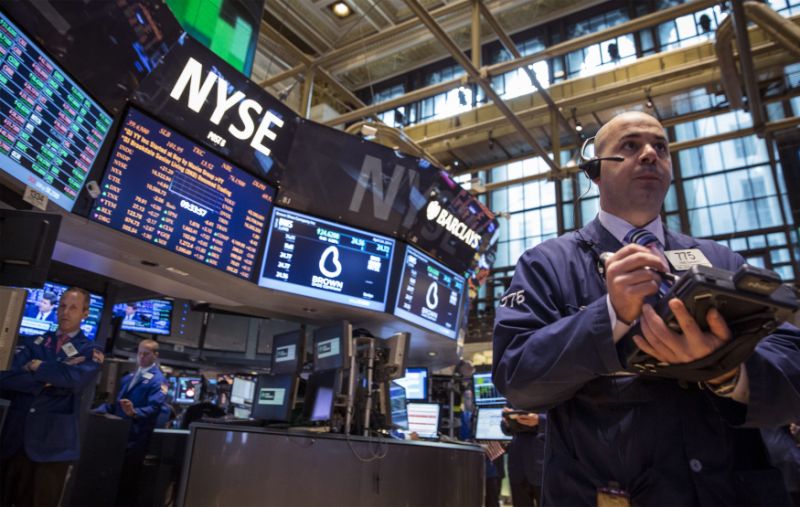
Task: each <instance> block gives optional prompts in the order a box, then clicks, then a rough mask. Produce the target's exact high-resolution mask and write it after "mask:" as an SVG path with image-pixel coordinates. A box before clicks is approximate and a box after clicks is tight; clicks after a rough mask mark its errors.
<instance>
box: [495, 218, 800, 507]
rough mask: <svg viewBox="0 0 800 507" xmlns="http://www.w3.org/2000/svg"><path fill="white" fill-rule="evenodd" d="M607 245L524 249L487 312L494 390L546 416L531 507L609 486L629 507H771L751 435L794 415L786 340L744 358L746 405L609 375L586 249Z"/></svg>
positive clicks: (722, 262) (737, 261)
mask: <svg viewBox="0 0 800 507" xmlns="http://www.w3.org/2000/svg"><path fill="white" fill-rule="evenodd" d="M666 243H667V244H666V250H674V249H688V248H699V249H700V250H701V251H702V252H703V253H704V254H705V256H706V257H707V258H708V259H709V261H710V262H711V263H712V265H714V266H715V267H719V268H723V269H728V270H734V269H736V268H737V267H738V266H739V265H741V264H742V263H743V262H744V260H743V259H742V257H741V256H740V255H738V254H735V253H733V252H731V251H730V250H728V249H727V248H725V247H723V246H721V245H719V244H716V243H713V242H711V241H706V240H698V239H694V238H691V237H689V236H685V235H682V234H675V233H671V232H667V235H666ZM621 246H622V245H621V244H620V243H619V242H618V241H617V240H616V239H615V238H614V237H613V236H612V235H611V234H610V233H609V232H608V231H606V230H605V229H604V228H603V227H602V226H601V225H600V223H599V222H598V221H597V220H594V221H593V222H591V223H590V224H588V225H587V226H586V227H584V228H583V229H581V230H580V231H576V232H572V233H569V234H566V235H564V236H562V237H560V238H556V239H553V240H549V241H546V242H544V243H542V244H540V245H538V246H537V247H535V248H532V249H530V250H528V251H527V252H525V253H524V254H523V255H522V257H521V258H520V260H519V262H518V263H517V268H516V272H515V274H514V277H513V279H512V281H511V285H510V286H509V288H508V291H507V292H506V297H504V298H503V299H502V300H501V306H500V307H499V308H498V309H497V314H496V320H495V333H494V365H493V380H494V383H495V385H496V386H497V388H498V389H499V390H500V391H501V392H502V393H503V394H504V395H505V396H506V397H507V398H508V400H509V402H510V404H511V405H512V406H514V407H516V408H520V409H524V410H531V411H537V412H539V411H542V410H547V411H548V430H547V445H546V451H545V471H544V482H543V498H544V505H571V506H572V505H595V504H596V493H597V489H598V488H600V487H608V486H609V484H610V483H611V482H615V483H618V484H619V485H620V486H621V487H622V488H623V489H624V490H626V491H628V492H629V493H630V495H631V499H632V501H633V504H634V505H648V506H649V505H684V506H691V505H757V504H763V503H764V502H767V503H769V502H772V500H770V494H772V493H771V492H772V491H778V492H780V490H781V484H780V479H779V478H776V476H775V474H774V473H773V472H774V470H769V469H768V465H767V464H766V462H765V459H764V453H763V442H762V441H761V438H760V436H759V434H758V430H756V429H753V428H754V427H759V426H764V427H766V426H777V425H779V424H783V423H786V422H788V421H789V420H790V419H793V418H794V419H797V418H798V415H800V332H799V331H798V329H797V328H795V327H793V326H790V325H783V326H781V327H780V328H779V329H778V331H777V332H776V333H775V334H773V335H770V336H769V337H767V338H765V339H764V340H762V341H761V342H760V343H759V345H758V346H757V348H756V351H755V353H754V354H753V355H752V356H751V357H750V358H749V359H748V360H747V361H746V363H745V364H746V369H747V376H748V378H749V386H750V398H749V400H750V401H749V404H748V405H744V404H741V403H738V402H736V401H733V400H731V399H726V398H721V397H718V396H715V395H714V394H712V393H710V392H709V391H708V390H701V389H699V388H698V387H697V386H695V385H687V384H685V383H684V384H683V385H681V384H679V383H678V382H677V381H674V380H664V379H654V378H645V377H639V376H629V375H621V374H619V373H618V372H620V370H622V365H621V364H620V360H619V358H618V356H617V352H616V347H615V345H614V343H613V339H612V330H611V322H610V319H609V315H608V310H607V305H606V297H605V296H606V286H605V281H604V280H603V279H602V277H601V276H600V274H599V272H598V270H597V259H598V257H599V254H600V253H602V252H606V251H608V252H614V251H616V250H618V249H619V248H621ZM776 480H777V481H778V482H777V483H776V482H775V481H776Z"/></svg>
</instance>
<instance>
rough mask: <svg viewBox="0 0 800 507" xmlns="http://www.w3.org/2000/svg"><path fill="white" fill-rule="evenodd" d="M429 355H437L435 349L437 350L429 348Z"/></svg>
mask: <svg viewBox="0 0 800 507" xmlns="http://www.w3.org/2000/svg"><path fill="white" fill-rule="evenodd" d="M428 355H429V356H430V357H436V351H435V350H429V351H428Z"/></svg>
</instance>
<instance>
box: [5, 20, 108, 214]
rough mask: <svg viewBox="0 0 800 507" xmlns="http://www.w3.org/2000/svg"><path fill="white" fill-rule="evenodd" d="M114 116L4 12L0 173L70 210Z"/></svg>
mask: <svg viewBox="0 0 800 507" xmlns="http://www.w3.org/2000/svg"><path fill="white" fill-rule="evenodd" d="M110 128H111V117H110V116H109V115H108V114H106V113H105V112H104V111H103V110H102V109H101V108H100V106H99V105H98V104H97V102H95V101H94V100H92V99H91V98H89V96H88V95H87V94H86V92H85V91H83V89H82V88H81V87H80V86H78V84H77V83H76V82H75V81H73V80H72V79H71V78H70V77H69V76H67V75H66V74H65V73H64V71H62V70H61V69H60V68H59V66H58V65H56V63H55V62H54V61H53V60H52V59H51V58H50V57H48V56H47V55H45V54H44V53H43V52H42V51H41V50H40V49H39V48H38V47H37V46H36V44H34V43H33V41H32V40H31V39H29V38H28V37H27V36H26V35H25V34H23V33H22V32H21V31H20V30H18V29H17V28H16V27H15V26H14V25H13V24H12V23H11V21H10V20H9V19H8V18H7V17H6V16H5V15H4V14H3V13H2V12H0V168H1V169H0V170H2V171H4V172H6V173H8V174H9V175H11V176H12V177H13V178H15V179H16V180H19V181H20V182H22V183H24V184H25V185H28V186H30V187H33V188H35V189H36V190H38V191H39V192H41V193H43V194H45V195H46V196H47V197H48V198H49V199H50V200H51V201H53V202H54V203H56V204H58V205H59V206H61V207H62V208H64V209H66V210H67V211H71V210H72V207H73V205H74V204H75V200H76V199H77V198H78V193H79V192H80V191H81V188H83V184H84V183H85V182H86V177H87V175H88V174H89V170H90V169H91V167H92V164H94V161H95V159H96V158H97V154H98V153H99V151H100V146H101V145H102V144H103V140H104V139H105V138H106V135H107V134H108V131H109V129H110Z"/></svg>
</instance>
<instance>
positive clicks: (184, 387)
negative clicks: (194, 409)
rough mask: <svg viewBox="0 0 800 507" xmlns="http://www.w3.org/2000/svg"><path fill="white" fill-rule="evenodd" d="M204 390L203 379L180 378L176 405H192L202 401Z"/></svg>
mask: <svg viewBox="0 0 800 507" xmlns="http://www.w3.org/2000/svg"><path fill="white" fill-rule="evenodd" d="M202 390H203V379H201V378H200V377H178V389H177V392H176V393H175V403H178V404H181V405H191V404H193V403H197V402H199V401H200V396H201V391H202Z"/></svg>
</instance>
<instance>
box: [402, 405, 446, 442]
mask: <svg viewBox="0 0 800 507" xmlns="http://www.w3.org/2000/svg"><path fill="white" fill-rule="evenodd" d="M406 408H407V410H408V430H409V431H412V432H415V433H416V434H417V435H419V437H420V438H438V436H439V404H438V403H409V404H408V405H406Z"/></svg>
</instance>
